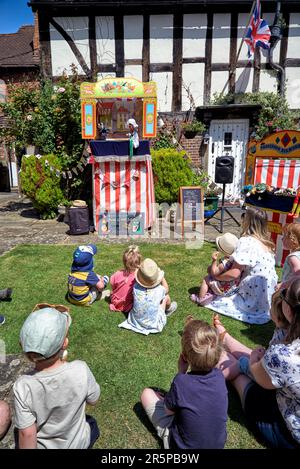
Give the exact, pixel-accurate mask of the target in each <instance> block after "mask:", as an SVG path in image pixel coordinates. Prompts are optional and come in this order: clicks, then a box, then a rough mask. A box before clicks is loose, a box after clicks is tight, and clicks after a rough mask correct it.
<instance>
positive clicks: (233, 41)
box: [228, 11, 238, 93]
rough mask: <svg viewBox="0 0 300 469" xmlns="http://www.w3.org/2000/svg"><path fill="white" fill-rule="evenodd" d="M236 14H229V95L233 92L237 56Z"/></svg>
mask: <svg viewBox="0 0 300 469" xmlns="http://www.w3.org/2000/svg"><path fill="white" fill-rule="evenodd" d="M237 30H238V12H237V11H235V12H233V13H231V21H230V53H229V83H228V91H229V93H234V92H235V76H236V56H237Z"/></svg>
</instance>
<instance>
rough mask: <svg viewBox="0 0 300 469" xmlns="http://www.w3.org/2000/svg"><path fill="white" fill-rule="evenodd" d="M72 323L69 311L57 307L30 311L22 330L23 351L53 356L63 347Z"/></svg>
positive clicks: (45, 356)
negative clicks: (61, 310)
mask: <svg viewBox="0 0 300 469" xmlns="http://www.w3.org/2000/svg"><path fill="white" fill-rule="evenodd" d="M70 325H71V317H70V315H69V313H67V312H60V311H58V310H57V309H55V308H42V309H39V310H38V311H34V312H32V313H30V314H29V316H28V317H27V319H26V321H25V322H24V324H23V326H22V329H21V332H20V342H21V346H22V349H23V352H25V353H28V352H35V353H39V354H40V355H42V356H43V357H44V358H49V357H52V356H53V355H55V354H56V353H57V352H58V351H59V350H60V349H61V347H62V345H63V343H64V339H65V337H66V335H67V332H68V329H69V327H70Z"/></svg>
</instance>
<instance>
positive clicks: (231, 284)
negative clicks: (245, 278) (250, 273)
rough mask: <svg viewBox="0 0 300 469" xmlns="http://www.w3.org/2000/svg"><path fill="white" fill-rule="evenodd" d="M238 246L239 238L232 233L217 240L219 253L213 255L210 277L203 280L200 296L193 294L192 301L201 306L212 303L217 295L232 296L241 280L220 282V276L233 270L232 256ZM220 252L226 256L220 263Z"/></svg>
mask: <svg viewBox="0 0 300 469" xmlns="http://www.w3.org/2000/svg"><path fill="white" fill-rule="evenodd" d="M237 244H238V238H237V237H236V236H235V235H234V234H232V233H224V234H223V235H222V236H218V237H217V238H216V245H217V248H218V251H215V252H213V254H212V256H211V257H212V263H211V265H210V266H209V267H208V272H209V273H208V275H207V276H206V277H205V278H204V279H203V280H202V283H201V286H200V290H199V296H198V295H195V294H192V295H191V297H190V298H191V300H192V301H193V302H194V303H197V304H198V305H200V306H205V305H207V304H208V303H210V302H211V301H212V300H213V299H214V297H215V295H217V296H224V295H228V294H232V293H233V292H234V290H236V288H237V286H238V284H239V282H240V278H238V279H235V280H232V281H224V280H218V276H219V275H221V274H223V273H224V272H226V271H227V270H229V269H231V267H232V265H233V260H231V259H230V256H231V255H232V254H233V252H234V251H235V249H236V247H237ZM220 252H221V253H222V254H224V257H223V259H221V260H220V262H219V263H218V257H219V254H220Z"/></svg>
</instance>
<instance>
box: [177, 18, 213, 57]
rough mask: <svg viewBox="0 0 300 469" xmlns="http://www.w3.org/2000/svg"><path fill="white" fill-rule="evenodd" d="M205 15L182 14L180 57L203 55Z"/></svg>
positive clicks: (205, 28)
mask: <svg viewBox="0 0 300 469" xmlns="http://www.w3.org/2000/svg"><path fill="white" fill-rule="evenodd" d="M206 30H207V15H201V14H198V13H196V14H194V15H183V44H182V57H184V58H187V57H205V38H206Z"/></svg>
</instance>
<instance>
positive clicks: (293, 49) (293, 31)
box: [287, 13, 300, 59]
mask: <svg viewBox="0 0 300 469" xmlns="http://www.w3.org/2000/svg"><path fill="white" fill-rule="evenodd" d="M287 57H288V58H289V59H293V58H294V59H299V58H300V13H291V14H290V27H289V40H288V49H287Z"/></svg>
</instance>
